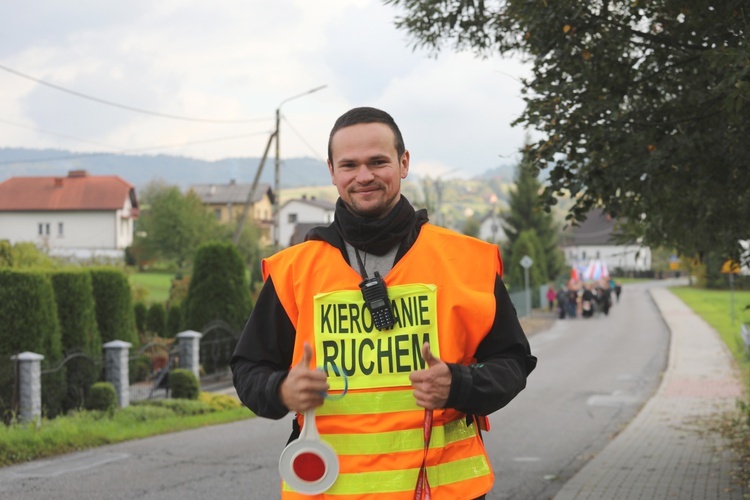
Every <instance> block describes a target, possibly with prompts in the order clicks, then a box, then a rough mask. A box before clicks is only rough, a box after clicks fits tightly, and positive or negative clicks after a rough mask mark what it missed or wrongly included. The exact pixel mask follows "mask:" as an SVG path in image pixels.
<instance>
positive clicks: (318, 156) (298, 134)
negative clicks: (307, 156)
mask: <svg viewBox="0 0 750 500" xmlns="http://www.w3.org/2000/svg"><path fill="white" fill-rule="evenodd" d="M282 118H284V122H286V124H287V125H289V128H290V129H291V130H292V132H294V135H296V136H297V138H298V139H299V140H300V141H302V144H304V145H305V146H307V148H308V149H309V150H310V151H311V152H312V154H313V155H315V157H316V158H317V159H318V160H320V161H322V162H323V163H325V162H326V161H325V160H324V159H323V157H322V156H320V154H318V152H317V151H316V150H315V148H313V147H312V146H311V145H310V143H308V142H307V141H306V140H305V138H304V137H302V135H300V133H299V132H297V130H295V128H294V127H293V126H292V124H291V123H289V120H287V119H286V116H282Z"/></svg>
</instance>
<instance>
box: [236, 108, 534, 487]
mask: <svg viewBox="0 0 750 500" xmlns="http://www.w3.org/2000/svg"><path fill="white" fill-rule="evenodd" d="M328 169H329V171H330V174H331V180H332V182H333V184H334V185H335V186H336V188H337V190H338V194H339V200H338V201H337V204H336V215H335V220H334V222H333V223H332V224H331V225H330V226H327V227H319V228H315V229H313V230H312V231H311V232H310V233H309V234H308V235H307V241H306V242H305V243H302V244H300V245H296V246H293V247H291V248H288V249H286V250H283V251H281V252H279V253H277V254H275V255H273V256H271V257H269V258H268V259H266V260H264V261H263V276H264V279H265V283H264V286H263V289H262V290H261V293H260V296H259V297H258V301H257V303H256V306H255V309H254V310H253V312H252V314H251V315H250V318H249V320H248V322H247V325H246V326H245V329H244V331H243V333H242V336H241V338H240V341H239V343H238V345H237V348H236V350H235V353H234V356H233V358H232V363H231V365H232V371H233V374H234V384H235V387H236V389H237V393H238V395H239V396H240V399H241V400H242V401H243V403H245V405H247V406H248V407H249V408H250V409H251V410H252V411H254V412H255V413H256V414H257V415H260V416H262V417H268V418H274V419H278V418H282V417H283V416H285V415H286V414H287V413H289V412H290V411H292V412H296V414H297V415H296V416H295V418H294V420H293V425H292V438H296V437H297V436H298V435H299V433H300V428H301V426H303V425H304V419H303V418H302V415H301V414H302V413H304V412H306V411H310V410H312V409H315V411H316V414H317V418H316V421H317V426H318V430H319V432H320V435H321V437H322V439H323V440H325V441H326V442H327V443H329V444H330V445H331V446H332V447H333V449H334V450H335V452H336V455H337V456H338V460H339V463H340V472H339V474H338V477H337V479H336V481H335V482H333V484H332V486H330V488H328V489H327V490H326V491H325V492H323V493H320V494H318V495H316V496H315V497H316V498H321V499H341V500H344V499H346V500H350V499H370V498H371V499H375V498H389V499H404V500H406V499H409V500H411V499H414V498H433V499H438V500H439V499H450V500H461V499H465V500H471V499H479V498H484V497H485V494H486V493H487V492H488V491H489V490H490V489H491V488H492V484H493V481H494V474H493V472H492V468H491V466H490V463H489V459H488V457H487V453H486V451H485V449H484V444H483V442H482V439H481V430H482V429H485V430H486V429H487V428H488V421H487V418H486V416H487V415H489V414H490V413H492V412H494V411H497V410H498V409H500V408H502V407H503V406H505V405H506V404H508V403H509V402H510V401H511V400H512V399H513V398H514V397H515V396H516V395H517V394H518V393H519V392H520V391H521V390H522V389H523V388H524V387H525V386H526V378H527V376H528V374H529V373H531V371H532V370H533V369H534V367H535V366H536V358H535V357H534V356H533V355H532V354H531V351H530V348H529V344H528V341H527V339H526V336H525V335H524V332H523V330H522V329H521V326H520V324H519V322H518V319H517V317H516V313H515V310H514V308H513V305H512V304H511V302H510V298H509V296H508V292H507V290H506V288H505V285H504V284H503V281H502V269H503V266H502V260H501V258H500V253H499V250H498V248H497V246H495V245H490V244H488V243H485V242H482V241H479V240H477V239H474V238H470V237H468V236H464V235H461V234H458V233H455V232H453V231H449V230H446V229H444V228H441V227H437V226H433V225H432V224H430V223H429V222H428V219H427V213H426V211H424V210H420V211H415V210H414V208H412V206H411V204H410V203H409V201H408V200H407V199H406V198H405V197H404V196H402V195H401V180H402V179H404V178H406V176H407V174H408V173H409V152H408V151H407V150H406V148H405V146H404V140H403V137H402V136H401V132H400V130H399V128H398V126H397V125H396V123H395V122H394V120H393V118H392V117H391V116H390V115H389V114H388V113H386V112H384V111H381V110H378V109H375V108H355V109H352V110H350V111H348V112H347V113H345V114H344V115H342V116H341V117H340V118H339V119H338V120H337V121H336V123H335V124H334V126H333V129H332V130H331V134H330V137H329V142H328ZM329 396H335V397H329ZM281 489H282V498H284V499H302V498H310V496H307V495H302V494H301V493H299V492H297V491H294V489H293V488H292V487H291V486H290V485H289V484H287V483H285V482H282V488H281Z"/></svg>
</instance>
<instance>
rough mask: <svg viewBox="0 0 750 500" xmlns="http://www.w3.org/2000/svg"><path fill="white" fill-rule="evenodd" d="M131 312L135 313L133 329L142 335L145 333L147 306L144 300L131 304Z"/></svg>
mask: <svg viewBox="0 0 750 500" xmlns="http://www.w3.org/2000/svg"><path fill="white" fill-rule="evenodd" d="M133 314H134V315H135V329H136V330H138V333H140V334H141V335H143V334H144V333H146V316H147V315H148V306H147V305H146V304H145V302H141V301H138V302H136V303H135V305H134V306H133Z"/></svg>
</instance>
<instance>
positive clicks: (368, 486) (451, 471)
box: [283, 455, 491, 495]
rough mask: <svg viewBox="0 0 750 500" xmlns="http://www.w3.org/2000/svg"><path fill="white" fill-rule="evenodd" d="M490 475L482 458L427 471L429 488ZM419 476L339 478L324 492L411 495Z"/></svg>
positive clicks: (392, 473) (382, 473) (381, 473)
mask: <svg viewBox="0 0 750 500" xmlns="http://www.w3.org/2000/svg"><path fill="white" fill-rule="evenodd" d="M490 473H491V471H490V466H489V464H488V463H487V460H486V459H485V457H484V455H479V456H476V457H470V458H464V459H462V460H455V461H453V462H448V463H445V464H440V465H435V466H432V467H427V477H428V479H429V481H430V487H432V488H437V487H439V486H443V485H446V484H451V483H456V482H459V481H466V480H469V479H474V478H477V477H481V476H486V475H488V474H490ZM418 474H419V469H407V470H396V471H375V472H360V473H354V474H339V477H338V479H337V480H336V482H335V483H333V486H331V488H330V489H329V490H328V491H326V494H327V495H362V494H366V493H392V492H397V491H414V487H415V486H416V483H417V475H418ZM283 489H284V490H286V491H290V490H291V488H289V486H288V485H287V484H286V482H285V483H284V484H283Z"/></svg>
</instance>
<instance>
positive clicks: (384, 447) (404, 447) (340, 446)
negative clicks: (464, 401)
mask: <svg viewBox="0 0 750 500" xmlns="http://www.w3.org/2000/svg"><path fill="white" fill-rule="evenodd" d="M475 435H476V434H475V430H474V427H473V426H471V427H469V426H467V425H466V420H465V419H460V420H456V421H453V422H448V423H447V424H445V425H443V426H437V427H433V429H432V437H431V438H430V448H444V447H445V446H447V445H449V444H451V443H455V442H457V441H461V440H463V439H469V438H473V437H474V436H475ZM323 440H324V441H326V442H327V443H328V444H330V445H331V446H333V448H334V449H335V450H336V454H337V455H380V454H383V453H395V452H399V451H421V450H423V449H424V430H423V429H421V428H420V429H412V430H406V431H391V432H374V433H370V434H326V435H325V436H323Z"/></svg>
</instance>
